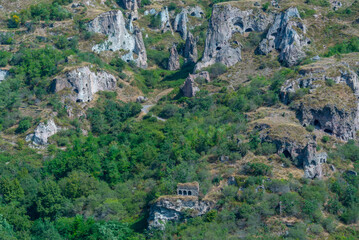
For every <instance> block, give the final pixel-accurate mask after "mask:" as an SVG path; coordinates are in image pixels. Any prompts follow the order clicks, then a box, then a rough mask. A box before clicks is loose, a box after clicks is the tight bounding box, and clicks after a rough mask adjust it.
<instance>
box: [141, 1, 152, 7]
mask: <svg viewBox="0 0 359 240" xmlns="http://www.w3.org/2000/svg"><path fill="white" fill-rule="evenodd" d="M147 5H151V0H142V1H141V7H144V6H147Z"/></svg>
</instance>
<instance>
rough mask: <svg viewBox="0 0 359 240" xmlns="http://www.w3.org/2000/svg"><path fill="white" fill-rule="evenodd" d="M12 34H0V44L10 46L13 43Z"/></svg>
mask: <svg viewBox="0 0 359 240" xmlns="http://www.w3.org/2000/svg"><path fill="white" fill-rule="evenodd" d="M14 37H15V35H14V33H10V32H0V44H5V45H11V44H13V43H14Z"/></svg>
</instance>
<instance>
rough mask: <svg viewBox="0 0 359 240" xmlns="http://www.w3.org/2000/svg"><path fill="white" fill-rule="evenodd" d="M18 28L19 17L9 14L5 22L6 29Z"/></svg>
mask: <svg viewBox="0 0 359 240" xmlns="http://www.w3.org/2000/svg"><path fill="white" fill-rule="evenodd" d="M19 26H20V17H19V16H18V15H16V14H15V13H13V14H11V16H10V18H9V19H8V22H7V27H8V28H18V27H19Z"/></svg>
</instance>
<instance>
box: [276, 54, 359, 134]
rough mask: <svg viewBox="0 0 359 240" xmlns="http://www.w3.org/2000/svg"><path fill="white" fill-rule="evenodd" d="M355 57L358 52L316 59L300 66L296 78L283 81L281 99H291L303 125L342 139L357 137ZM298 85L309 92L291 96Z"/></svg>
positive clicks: (358, 111)
mask: <svg viewBox="0 0 359 240" xmlns="http://www.w3.org/2000/svg"><path fill="white" fill-rule="evenodd" d="M357 57H358V54H349V55H348V56H346V57H344V58H343V61H342V62H338V61H336V60H335V59H334V58H327V59H322V60H318V61H317V62H315V63H313V64H309V65H305V66H302V67H301V68H300V70H299V73H300V75H299V76H298V77H297V78H295V79H290V80H287V81H286V82H285V83H284V85H283V86H282V89H281V99H282V101H283V102H284V103H286V104H288V103H290V102H291V101H294V102H293V103H292V104H291V106H292V108H294V109H295V110H296V112H297V117H298V118H299V120H300V121H301V123H302V124H303V125H304V126H308V125H313V126H315V127H316V129H318V130H322V131H324V132H326V133H328V134H332V135H334V136H336V137H338V138H340V139H341V140H344V141H347V140H349V139H355V138H356V132H357V131H358V129H359V109H358V108H359V104H358V102H359V101H358V98H359V80H358V75H357V74H356V72H355V71H354V70H353V69H355V66H356V59H357ZM327 82H332V83H331V85H332V86H328V84H327ZM301 89H308V90H309V94H306V95H304V96H303V97H301V98H300V99H294V100H293V99H292V97H291V96H294V95H295V94H296V93H297V92H299V91H300V90H301Z"/></svg>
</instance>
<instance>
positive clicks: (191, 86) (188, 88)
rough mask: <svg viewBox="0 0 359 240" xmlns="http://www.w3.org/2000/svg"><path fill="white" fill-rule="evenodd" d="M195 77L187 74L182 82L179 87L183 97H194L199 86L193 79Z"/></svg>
mask: <svg viewBox="0 0 359 240" xmlns="http://www.w3.org/2000/svg"><path fill="white" fill-rule="evenodd" d="M194 80H195V78H194V77H193V75H191V74H190V75H189V76H188V77H187V79H186V81H185V82H184V84H183V86H182V87H181V90H182V93H183V96H185V97H194V96H195V95H196V93H197V92H199V88H198V86H197V83H196V82H195V81H194Z"/></svg>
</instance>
